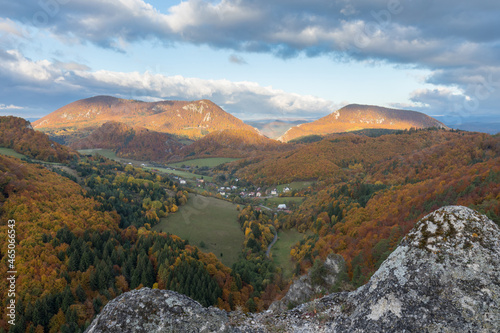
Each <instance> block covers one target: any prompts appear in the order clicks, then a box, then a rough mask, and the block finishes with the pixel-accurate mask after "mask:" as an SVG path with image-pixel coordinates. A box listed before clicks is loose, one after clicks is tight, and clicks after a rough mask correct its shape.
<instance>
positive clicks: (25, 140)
mask: <svg viewBox="0 0 500 333" xmlns="http://www.w3.org/2000/svg"><path fill="white" fill-rule="evenodd" d="M0 147H5V148H12V149H14V150H15V151H16V152H18V153H20V154H24V155H26V156H28V157H31V158H34V159H37V160H42V161H47V162H68V161H69V160H71V159H72V158H73V156H76V155H77V153H76V152H74V151H72V150H71V149H69V148H68V147H65V146H63V145H60V144H58V143H56V142H53V141H51V140H50V139H49V137H48V136H47V135H46V134H43V133H40V132H37V131H34V130H33V127H31V124H30V122H29V121H27V120H25V119H23V118H19V117H13V116H6V117H0Z"/></svg>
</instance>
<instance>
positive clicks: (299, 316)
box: [87, 206, 500, 333]
mask: <svg viewBox="0 0 500 333" xmlns="http://www.w3.org/2000/svg"><path fill="white" fill-rule="evenodd" d="M498 327H500V231H499V229H498V227H497V226H496V225H495V224H494V223H493V222H492V221H491V220H489V219H488V218H487V217H485V216H484V215H481V214H479V213H477V212H475V211H473V210H471V209H468V208H465V207H458V206H448V207H443V208H441V209H439V210H437V211H435V212H433V213H431V214H429V215H427V216H426V217H424V218H423V219H422V220H421V221H419V222H418V223H417V225H416V226H415V228H414V229H413V230H412V231H411V232H410V233H409V234H408V235H407V236H406V237H405V238H404V239H403V241H402V243H401V244H400V246H399V247H398V248H397V249H396V250H395V251H394V252H393V253H392V254H391V255H390V256H389V258H387V260H386V261H385V262H384V263H383V264H382V266H381V267H380V269H379V270H378V271H377V272H376V273H375V274H374V275H373V276H372V278H371V279H370V281H369V282H368V283H367V284H366V285H364V286H362V287H360V288H358V289H357V290H356V291H353V292H341V293H335V294H331V295H328V296H325V297H323V298H321V299H318V300H315V301H312V302H309V303H305V304H303V305H300V306H298V307H296V308H294V309H292V310H290V311H286V312H283V313H274V312H271V311H267V312H264V313H259V314H254V315H246V314H242V313H239V312H233V313H226V312H224V311H222V310H219V309H215V308H204V307H202V306H201V305H200V304H199V303H197V302H195V301H193V300H191V299H189V298H187V297H186V296H183V295H179V294H177V293H174V292H171V291H163V290H151V289H148V288H144V289H141V290H139V291H132V292H130V293H126V294H123V295H121V296H120V297H118V298H116V299H115V300H113V301H111V302H109V303H108V304H107V305H106V306H105V307H104V309H103V311H102V312H101V314H100V315H99V316H98V317H97V318H96V319H95V320H94V321H93V323H92V325H91V326H90V327H89V328H88V330H87V332H89V333H90V332H498Z"/></svg>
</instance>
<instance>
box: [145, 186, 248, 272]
mask: <svg viewBox="0 0 500 333" xmlns="http://www.w3.org/2000/svg"><path fill="white" fill-rule="evenodd" d="M237 217H238V211H237V210H236V205H234V204H232V203H230V202H227V201H224V200H219V199H216V198H212V197H204V196H201V195H195V194H190V195H189V199H188V202H187V204H186V205H184V206H181V207H180V209H179V211H178V212H177V213H174V214H170V215H169V216H168V217H166V218H163V219H161V221H160V223H159V224H157V225H155V226H154V227H153V228H152V229H153V230H156V231H164V232H170V233H171V234H174V235H177V236H179V237H181V238H182V239H186V240H189V243H190V244H192V245H196V246H198V247H199V248H200V250H202V251H204V252H207V253H208V252H212V253H214V254H215V255H216V256H217V258H219V259H220V261H222V263H224V264H225V265H227V266H229V267H230V266H231V265H232V264H233V263H235V262H236V261H237V260H238V255H239V254H240V252H241V248H242V245H243V239H244V235H243V231H241V229H240V226H239V224H238V220H237ZM202 241H203V242H204V243H205V248H202V247H200V243H201V242H202ZM221 254H222V256H221Z"/></svg>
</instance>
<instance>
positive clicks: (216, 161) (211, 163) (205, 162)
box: [169, 157, 239, 168]
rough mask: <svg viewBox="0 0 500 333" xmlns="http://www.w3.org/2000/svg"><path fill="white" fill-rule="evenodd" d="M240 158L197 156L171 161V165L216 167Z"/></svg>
mask: <svg viewBox="0 0 500 333" xmlns="http://www.w3.org/2000/svg"><path fill="white" fill-rule="evenodd" d="M237 160H239V158H225V157H211V158H197V159H194V160H186V161H182V162H176V163H171V164H169V166H172V167H174V168H181V167H182V166H183V165H186V166H190V167H199V168H201V167H208V168H215V167H216V166H219V165H221V164H224V163H229V162H233V161H237Z"/></svg>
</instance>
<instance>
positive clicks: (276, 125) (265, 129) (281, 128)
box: [245, 119, 314, 139]
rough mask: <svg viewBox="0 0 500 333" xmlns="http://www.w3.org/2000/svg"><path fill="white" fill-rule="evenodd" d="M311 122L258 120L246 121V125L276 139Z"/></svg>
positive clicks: (301, 120)
mask: <svg viewBox="0 0 500 333" xmlns="http://www.w3.org/2000/svg"><path fill="white" fill-rule="evenodd" d="M313 120H314V119H311V120H306V119H294V120H287V119H258V120H247V121H245V123H246V124H248V125H250V126H253V127H255V128H256V129H258V130H259V131H260V132H261V133H262V134H264V135H265V136H267V137H268V138H271V139H276V138H278V137H280V136H282V135H283V134H285V133H286V131H288V130H289V129H290V128H292V127H293V126H297V125H300V124H304V123H308V122H309V121H313Z"/></svg>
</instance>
